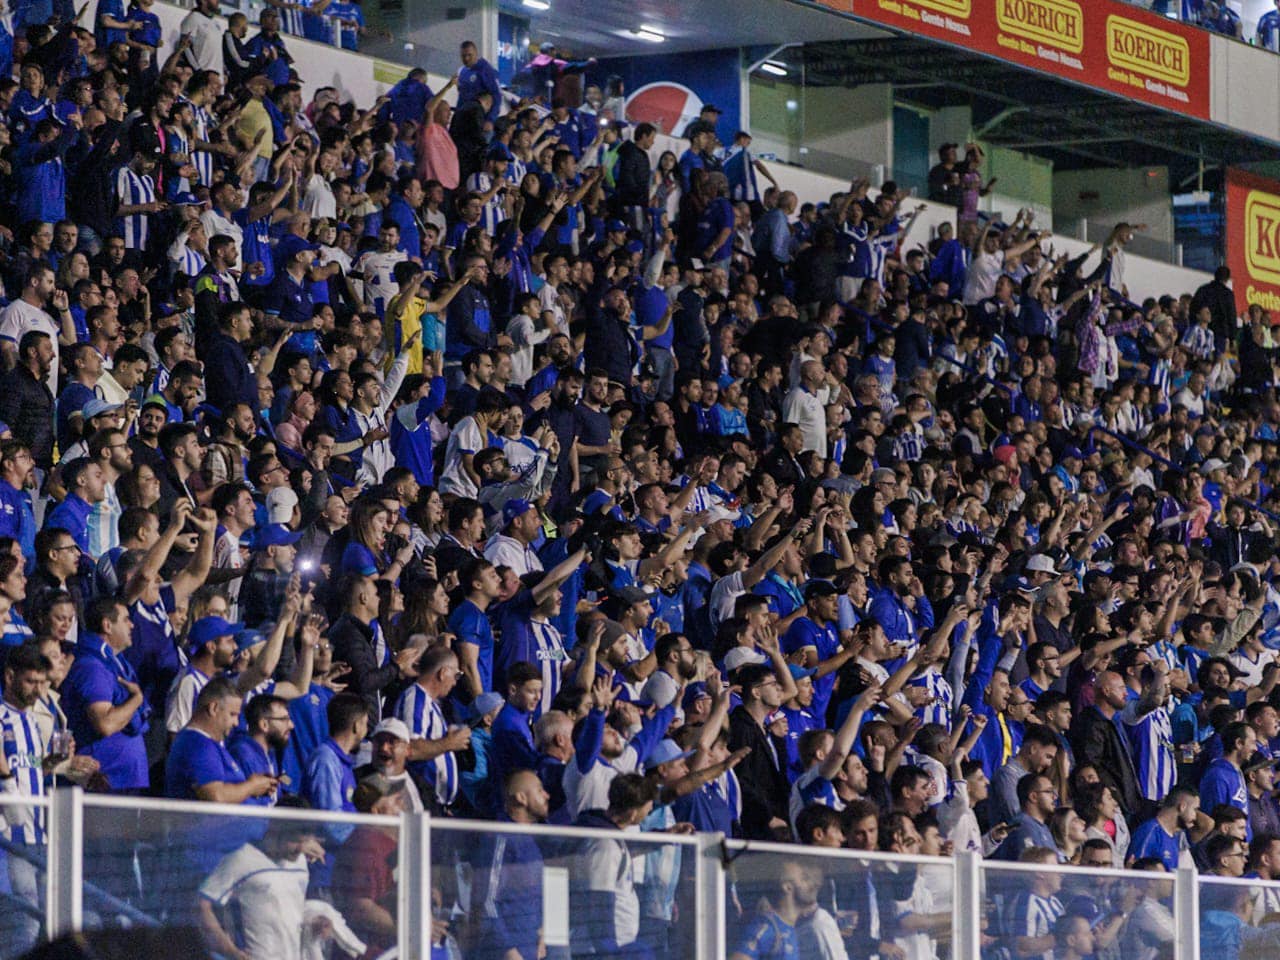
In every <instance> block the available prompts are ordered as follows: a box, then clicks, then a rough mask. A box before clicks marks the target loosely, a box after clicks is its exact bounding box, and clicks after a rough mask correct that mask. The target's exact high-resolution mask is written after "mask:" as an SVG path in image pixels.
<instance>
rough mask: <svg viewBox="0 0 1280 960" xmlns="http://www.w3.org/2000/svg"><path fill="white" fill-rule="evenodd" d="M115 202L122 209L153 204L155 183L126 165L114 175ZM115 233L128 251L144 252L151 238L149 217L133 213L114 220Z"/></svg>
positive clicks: (147, 175) (148, 176)
mask: <svg viewBox="0 0 1280 960" xmlns="http://www.w3.org/2000/svg"><path fill="white" fill-rule="evenodd" d="M115 187H116V202H117V204H118V205H119V206H122V207H126V206H128V207H132V206H138V205H140V204H144V203H154V202H155V199H156V182H155V181H154V180H152V179H151V176H150V175H149V174H144V175H139V174H136V173H134V172H133V169H132V168H131V167H129V166H128V165H126V166H123V167H121V168H120V169H119V171H117V173H116V184H115ZM116 232H117V233H118V234H119V235H120V236H122V237H123V238H124V245H125V248H126V249H128V250H146V248H147V241H148V240H149V239H150V237H151V217H150V215H149V214H146V213H133V214H130V215H128V216H126V217H118V218H116Z"/></svg>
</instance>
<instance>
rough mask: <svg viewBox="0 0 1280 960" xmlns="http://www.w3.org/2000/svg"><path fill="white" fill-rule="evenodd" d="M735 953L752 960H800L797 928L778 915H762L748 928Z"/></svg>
mask: <svg viewBox="0 0 1280 960" xmlns="http://www.w3.org/2000/svg"><path fill="white" fill-rule="evenodd" d="M735 952H737V953H741V954H742V955H743V956H746V957H750V958H751V960H800V944H799V941H798V940H797V939H796V928H795V927H793V926H792V925H791V924H789V923H787V922H786V921H785V920H783V919H782V918H781V917H779V916H778V915H777V914H776V913H762V914H760V915H759V917H758V918H757V919H756V920H755V921H753V922H752V923H751V924H750V926H748V927H747V929H746V931H745V933H744V934H743V937H742V939H741V940H740V941H739V942H738V946H737V950H736V951H735Z"/></svg>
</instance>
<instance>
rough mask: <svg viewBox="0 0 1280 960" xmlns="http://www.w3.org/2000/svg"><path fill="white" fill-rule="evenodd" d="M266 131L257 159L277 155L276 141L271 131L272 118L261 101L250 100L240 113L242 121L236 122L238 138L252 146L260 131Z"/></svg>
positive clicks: (259, 146)
mask: <svg viewBox="0 0 1280 960" xmlns="http://www.w3.org/2000/svg"><path fill="white" fill-rule="evenodd" d="M259 130H262V131H264V132H263V134H262V141H261V142H260V143H259V144H258V147H257V152H256V153H255V156H256V157H266V158H268V159H270V157H271V155H272V154H273V153H275V141H274V139H273V133H272V129H271V117H270V115H269V114H268V113H267V108H266V107H264V106H263V105H262V101H260V100H252V99H251V100H250V101H249V102H248V103H246V104H245V105H244V109H243V110H241V111H240V119H239V120H237V121H236V136H238V137H239V138H240V140H241V142H242V143H245V144H251V143H253V138H254V137H256V136H257V135H258V131H259Z"/></svg>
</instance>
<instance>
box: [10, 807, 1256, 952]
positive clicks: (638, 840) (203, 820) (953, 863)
mask: <svg viewBox="0 0 1280 960" xmlns="http://www.w3.org/2000/svg"><path fill="white" fill-rule="evenodd" d="M15 806H20V807H24V808H26V809H27V810H32V811H34V810H39V811H42V812H43V813H44V814H45V815H46V816H45V818H44V822H45V824H46V830H47V840H46V843H45V844H44V846H43V848H41V847H38V846H23V845H21V844H15V843H14V842H13V838H12V836H11V834H10V832H9V831H8V830H5V831H4V833H3V834H2V835H0V836H2V838H3V839H2V840H0V868H4V867H3V865H4V864H5V863H6V862H7V861H9V860H12V859H14V858H26V859H27V860H28V862H30V863H34V864H35V865H36V869H37V870H38V871H41V872H43V878H42V879H43V884H42V888H43V894H44V902H43V903H42V904H39V907H40V908H41V909H42V911H43V916H44V925H45V930H44V933H45V934H46V935H47V936H49V937H51V938H52V937H56V936H58V935H60V934H64V933H69V932H73V931H78V930H82V929H85V928H86V927H92V926H93V925H94V923H104V922H105V923H107V924H108V925H109V924H110V923H112V922H123V923H126V924H127V923H135V922H137V920H138V917H139V910H138V908H137V907H135V906H133V905H129V904H127V903H122V902H121V901H120V900H119V899H118V898H117V897H116V896H115V894H114V893H112V892H111V890H109V889H105V887H107V886H109V885H110V881H111V879H112V878H111V877H110V876H108V874H109V872H110V869H111V868H112V867H113V866H115V865H119V864H124V865H126V866H127V868H128V870H129V871H135V872H138V873H139V874H140V875H141V874H145V871H146V869H147V868H146V867H145V866H139V863H140V862H141V861H142V860H144V859H145V857H144V856H143V854H142V853H140V852H139V851H140V850H149V851H150V854H151V855H152V856H156V857H158V858H159V860H160V862H163V858H164V856H165V854H167V853H169V852H170V851H169V850H167V848H166V847H165V843H166V841H170V840H173V839H174V838H177V841H178V846H179V847H180V846H181V844H180V841H181V840H182V837H183V831H184V830H186V831H187V832H188V833H190V831H192V830H193V829H195V828H199V831H200V832H199V837H213V838H222V839H223V840H227V841H228V842H230V840H228V838H236V837H240V836H241V835H242V834H243V831H244V829H245V826H246V825H253V824H255V823H257V822H260V823H261V825H262V829H263V831H264V832H265V831H266V830H267V829H268V828H269V827H270V825H271V824H275V823H294V824H298V823H311V824H315V825H316V826H317V827H321V826H323V827H330V828H332V827H335V826H350V827H352V828H354V827H380V828H383V829H393V830H395V832H396V856H397V858H398V871H397V873H396V890H395V896H394V898H392V899H393V902H394V910H395V912H396V917H395V920H396V937H395V939H396V946H397V949H398V955H399V956H400V957H403V958H405V960H428V958H429V957H430V956H431V951H432V938H433V923H432V921H433V918H434V917H437V916H440V915H441V914H440V912H439V911H437V910H434V909H433V885H434V886H435V887H436V888H437V889H440V888H442V887H444V888H447V887H449V886H450V885H451V882H452V880H453V878H454V874H455V873H458V871H459V866H460V864H462V863H464V862H466V861H467V856H468V853H474V852H475V849H476V848H477V847H478V846H479V844H480V843H481V842H482V841H484V840H485V839H486V838H493V837H503V836H509V837H515V836H519V837H526V838H534V839H535V840H537V841H538V842H539V845H540V849H541V850H543V851H545V854H544V864H545V866H544V876H546V875H548V871H550V870H551V869H552V867H551V863H552V862H553V861H554V862H555V863H556V864H558V865H557V866H556V867H555V868H554V869H556V870H558V871H559V874H560V875H561V876H562V877H563V876H564V875H567V873H571V872H572V871H573V870H575V869H580V868H581V867H583V866H584V864H583V863H581V862H580V861H578V860H577V859H576V858H577V857H578V856H580V853H578V852H575V851H580V850H581V849H582V848H581V844H582V842H584V841H588V840H597V841H598V840H609V841H615V842H621V843H622V844H624V845H625V847H626V849H627V850H628V851H629V853H630V855H631V856H632V857H633V858H637V859H638V858H642V857H644V855H645V854H647V853H653V852H657V851H663V850H667V851H671V850H678V851H680V852H681V854H682V855H681V858H680V861H679V862H680V867H681V868H680V871H679V873H678V875H677V876H676V877H675V878H674V879H673V881H672V882H673V888H672V889H673V890H678V893H674V894H673V896H675V897H676V898H677V899H676V900H675V903H676V904H677V905H678V908H679V914H680V928H679V931H678V932H679V935H680V937H682V938H683V941H682V942H687V943H688V944H689V945H690V946H689V949H688V950H687V951H685V952H683V953H681V954H679V955H682V956H689V957H692V958H693V960H702V958H707V960H719V958H723V957H725V956H727V955H729V954H730V953H732V952H733V950H734V948H735V946H736V945H737V941H736V936H737V933H738V929H737V928H738V927H739V925H740V923H741V921H742V919H743V917H741V916H739V915H738V913H737V909H738V907H741V908H742V910H743V911H744V916H745V911H749V909H750V907H751V905H752V904H751V903H741V904H739V903H738V902H737V900H738V894H739V892H740V891H739V889H738V888H739V887H742V888H744V889H745V890H747V891H748V893H751V892H754V891H756V889H757V887H758V885H759V884H760V883H761V882H762V881H764V880H769V879H771V878H776V876H778V871H779V870H780V869H781V867H782V865H784V864H787V863H804V864H809V865H814V864H817V865H820V866H821V869H822V872H823V873H822V875H823V877H824V878H825V879H827V880H832V881H841V880H845V881H847V880H848V879H849V878H851V877H869V878H871V882H872V883H873V884H874V885H877V888H878V885H879V884H881V883H893V882H895V878H896V879H897V880H899V881H900V880H901V879H902V878H903V877H909V876H910V875H908V874H904V873H903V872H902V870H903V868H904V867H907V866H914V867H917V868H927V869H929V870H930V871H931V872H932V878H933V881H934V883H935V885H936V886H941V887H942V888H944V890H945V892H949V895H950V910H951V925H950V926H951V929H950V939H951V944H952V946H951V955H952V956H953V957H956V958H972V960H977V958H979V957H981V956H983V955H984V952H985V951H984V950H983V947H982V943H983V937H984V926H983V922H984V920H983V918H984V911H986V910H988V909H989V908H990V905H991V902H992V890H993V888H991V883H992V881H993V880H995V881H996V882H997V888H996V897H997V898H998V897H999V895H1000V894H999V890H1000V889H1003V890H1004V891H1005V894H1006V896H1007V895H1009V894H1010V892H1012V895H1014V896H1016V895H1017V894H1019V893H1020V892H1024V891H1025V890H1026V889H1029V885H1031V884H1033V883H1035V882H1036V878H1037V877H1043V876H1045V875H1048V874H1054V873H1057V874H1060V875H1061V876H1062V878H1063V880H1064V882H1065V883H1068V884H1069V885H1070V886H1071V889H1072V890H1074V891H1076V892H1081V891H1085V892H1087V893H1088V895H1090V896H1092V897H1095V898H1096V897H1104V898H1106V897H1110V896H1111V895H1112V894H1111V893H1109V892H1108V891H1118V890H1119V889H1121V888H1122V886H1123V885H1125V884H1128V885H1133V884H1134V883H1135V882H1137V883H1140V884H1146V883H1150V884H1152V885H1153V886H1152V887H1151V889H1152V891H1153V892H1157V893H1156V894H1155V895H1153V896H1152V899H1158V900H1160V901H1161V902H1162V903H1163V904H1164V906H1165V908H1166V909H1168V910H1169V911H1170V912H1171V913H1172V916H1173V923H1174V927H1175V930H1176V938H1175V946H1176V955H1175V956H1176V960H1200V940H1199V918H1200V894H1201V892H1202V889H1204V888H1205V887H1207V886H1210V885H1227V884H1231V885H1240V886H1246V887H1249V888H1253V889H1254V890H1255V891H1256V890H1263V889H1265V890H1267V891H1268V892H1269V893H1271V894H1272V895H1273V896H1274V897H1276V898H1277V900H1278V901H1280V882H1270V881H1261V880H1257V879H1237V880H1230V879H1225V878H1219V877H1203V878H1202V877H1200V876H1199V875H1198V874H1197V873H1196V871H1195V870H1194V869H1193V868H1190V867H1184V868H1181V869H1179V870H1178V871H1177V872H1176V873H1174V874H1160V873H1150V872H1136V871H1126V870H1111V869H1083V868H1078V867H1070V866H1063V867H1054V866H1046V865H1042V864H1026V863H1010V862H1005V861H993V860H983V859H981V858H980V857H979V856H978V855H977V854H975V853H970V852H964V853H959V854H957V855H955V856H954V857H950V858H943V857H925V856H910V855H903V854H891V853H879V852H864V851H856V850H832V849H824V848H823V849H820V848H816V847H801V846H796V845H790V844H778V843H760V842H754V841H740V840H728V839H725V838H724V837H723V836H721V835H719V834H699V835H695V836H688V835H679V834H666V833H638V832H633V831H626V832H622V831H616V830H599V829H580V828H573V827H555V826H546V825H524V824H514V823H509V822H489V821H466V820H445V819H440V818H432V817H430V816H428V815H426V814H405V815H403V816H401V817H387V816H382V817H374V816H365V815H360V814H350V813H332V812H329V811H319V810H296V809H292V808H287V809H276V808H271V807H244V806H233V805H228V804H213V803H192V802H177V801H168V800H156V799H143V798H135V797H120V796H103V795H86V794H84V793H83V792H82V791H80V790H79V789H75V788H66V789H60V790H57V791H56V792H54V793H53V794H52V795H51V796H49V797H48V798H44V799H39V800H35V801H32V800H27V799H24V798H20V797H16V796H14V795H12V794H10V795H3V794H0V818H2V817H4V813H5V811H6V810H7V809H12V808H13V807H15ZM219 821H225V822H226V828H225V829H223V828H222V826H221V824H220V823H219ZM237 825H239V826H238V828H237ZM233 828H236V829H233ZM318 832H319V831H318ZM188 839H189V838H188ZM575 842H576V843H575ZM104 843H105V844H108V845H109V844H116V846H117V847H118V849H114V850H112V851H109V853H110V855H109V856H106V857H104V856H103V845H104ZM215 846H216V844H215ZM196 852H198V853H202V854H206V855H207V854H209V853H210V850H208V849H200V850H197V851H196ZM212 852H213V854H214V855H215V856H216V855H218V853H219V851H217V850H214V851H212ZM175 855H176V856H179V857H180V856H181V855H182V849H179V850H178V852H177V853H176V854H175ZM107 861H111V862H107ZM566 865H567V870H566ZM582 875H583V874H582V873H581V872H580V873H579V874H578V875H577V876H576V877H575V879H574V882H579V881H580V879H581V877H582ZM942 877H946V878H947V879H946V880H941V878H942ZM117 879H118V878H117ZM165 879H166V878H165V875H163V874H157V875H155V876H142V878H141V884H142V885H143V886H144V887H145V885H146V884H147V882H148V881H149V880H150V881H152V882H155V883H159V884H160V885H161V886H165V884H164V881H165ZM472 879H474V878H472ZM939 881H940V882H939ZM753 884H754V886H753ZM470 885H471V881H470V879H469V880H468V881H467V882H466V884H464V886H470ZM174 889H175V893H174V895H175V896H176V895H178V892H180V891H181V885H180V884H179V885H177V886H176V887H175V888H174ZM1170 891H1171V892H1172V895H1171V896H1170V895H1169V893H1170ZM164 892H165V891H164V890H162V891H160V893H161V894H162V895H163V893H164ZM86 894H87V895H88V897H86ZM888 895H890V893H889V890H887V889H886V890H883V891H881V892H880V893H879V894H878V896H880V897H882V898H883V897H884V896H888ZM89 902H91V903H92V907H90V906H88V905H87V904H88V903H89ZM1107 902H1110V901H1107ZM102 904H106V906H102ZM113 904H115V905H117V906H113ZM444 906H445V911H444V914H445V915H448V916H450V917H452V918H453V919H455V920H457V916H458V915H459V910H460V907H459V906H458V905H454V906H453V910H452V913H451V912H450V909H449V908H450V906H451V905H450V904H449V903H447V902H446V903H445V904H444ZM550 909H552V910H558V909H559V906H558V905H557V904H555V903H552V904H551V905H550ZM572 909H573V907H572V904H570V903H566V904H564V911H563V912H564V916H563V917H561V919H562V920H563V923H562V926H563V929H565V930H568V929H569V926H568V921H567V919H566V918H567V917H568V915H569V914H570V913H571V912H572ZM113 913H118V916H117V917H114V918H113V917H112V916H111V915H112V914H113ZM543 916H544V917H545V916H546V914H545V913H544V914H543ZM104 917H105V919H104ZM121 917H123V919H120V918H121ZM579 919H580V920H581V917H579ZM148 922H164V920H163V918H160V919H158V920H155V921H148ZM0 926H3V917H2V915H0ZM455 926H456V927H457V928H459V929H461V930H463V931H466V930H467V927H466V924H465V923H457V924H456V925H455ZM673 929H674V928H673ZM643 931H644V923H643V922H642V933H643ZM470 932H471V933H472V934H474V929H471V930H470ZM463 935H465V934H460V936H463ZM472 946H475V947H479V946H481V944H479V943H472ZM484 946H485V947H487V948H492V947H493V946H495V945H494V944H485V945H484ZM560 946H564V947H569V944H568V943H567V942H566V943H563V944H560ZM578 952H579V951H578V944H576V943H575V944H574V953H575V954H577V953H578ZM461 955H462V956H463V957H466V956H467V955H468V952H467V950H466V949H465V948H464V949H463V950H462V951H461ZM671 955H672V956H676V955H677V953H676V951H675V949H674V948H673V950H672V952H671ZM7 956H8V953H7V951H6V946H5V944H3V943H0V958H3V957H7Z"/></svg>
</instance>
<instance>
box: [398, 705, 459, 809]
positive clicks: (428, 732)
mask: <svg viewBox="0 0 1280 960" xmlns="http://www.w3.org/2000/svg"><path fill="white" fill-rule="evenodd" d="M393 712H394V714H395V715H396V716H397V717H399V718H400V719H401V720H403V721H404V722H405V725H406V726H408V728H409V735H410V736H411V737H414V738H415V739H416V738H421V739H423V740H439V739H441V738H442V737H444V736H445V734H447V733H448V732H449V724H448V723H446V722H445V719H444V712H443V711H442V710H441V709H440V704H438V703H436V702H435V700H433V699H432V698H431V694H429V693H427V691H426V690H424V689H422V687H421V686H420V685H419V684H416V683H415V684H414V685H413V686H411V687H410V688H409V689H408V690H406V691H405V692H404V693H402V694H400V699H399V700H397V701H396V706H395V710H394V711H393ZM414 766H415V768H416V770H417V772H418V773H419V775H421V776H422V777H423V778H424V779H425V780H426V781H427V782H428V783H430V784H432V785H433V786H434V787H435V790H436V799H438V800H439V801H440V803H441V804H443V805H444V806H449V805H450V804H451V803H453V801H454V800H455V799H456V798H457V796H458V759H457V757H455V756H454V755H453V754H452V753H450V752H448V751H446V752H445V753H442V754H440V756H438V757H436V758H435V759H433V760H424V761H422V762H421V763H417V764H414Z"/></svg>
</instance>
